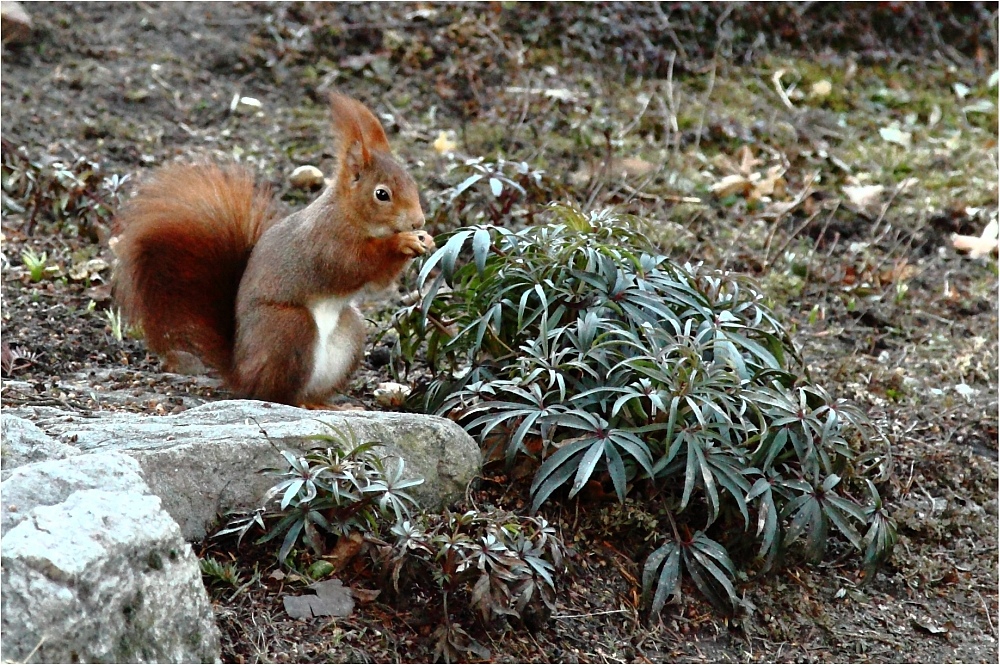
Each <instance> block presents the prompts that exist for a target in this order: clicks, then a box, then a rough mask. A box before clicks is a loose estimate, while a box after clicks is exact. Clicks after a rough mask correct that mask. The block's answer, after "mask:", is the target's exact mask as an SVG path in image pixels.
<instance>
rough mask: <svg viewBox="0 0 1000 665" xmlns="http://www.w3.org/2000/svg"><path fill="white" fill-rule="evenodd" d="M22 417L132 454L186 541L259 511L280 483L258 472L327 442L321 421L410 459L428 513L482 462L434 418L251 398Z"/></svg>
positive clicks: (27, 412)
mask: <svg viewBox="0 0 1000 665" xmlns="http://www.w3.org/2000/svg"><path fill="white" fill-rule="evenodd" d="M14 413H15V414H16V415H20V416H25V417H30V418H31V419H32V420H34V421H35V422H36V423H37V424H38V425H39V426H40V427H41V428H42V429H43V430H44V431H45V432H46V433H48V434H49V435H51V436H54V437H56V438H57V439H59V440H60V441H62V442H64V443H70V442H72V444H73V445H74V446H76V447H77V448H78V449H80V450H84V451H90V452H97V451H118V452H122V453H125V454H127V455H129V456H131V457H134V458H135V459H136V460H137V461H138V462H139V464H140V466H141V467H142V475H143V478H144V479H145V480H146V482H147V483H148V484H149V486H150V488H151V489H152V491H153V493H154V494H156V495H157V496H159V497H160V498H161V499H162V500H163V506H164V508H165V509H166V511H167V512H168V513H170V515H171V516H172V517H173V518H174V519H175V520H177V523H178V524H179V525H180V527H181V531H182V533H183V534H184V537H185V538H187V539H188V540H199V539H201V538H203V537H204V536H205V535H206V533H208V532H209V531H210V530H211V529H212V528H213V527H214V526H215V525H216V524H218V522H219V516H221V515H224V514H225V513H228V512H232V511H238V510H247V509H250V508H253V507H255V506H256V505H257V504H258V503H259V501H260V499H261V497H262V496H263V494H264V492H265V491H266V490H267V489H268V488H269V487H271V486H272V485H273V484H274V482H275V479H274V478H273V477H268V476H262V475H261V474H260V473H259V471H261V470H262V469H265V468H267V467H274V466H281V465H282V464H283V460H282V458H281V457H280V455H279V454H278V450H279V449H282V448H286V449H291V450H298V451H305V450H308V449H311V448H316V447H323V446H324V445H327V444H324V443H323V442H322V441H317V440H315V439H314V438H311V437H315V436H316V435H321V434H328V433H329V432H330V430H329V428H328V427H326V426H325V425H324V424H323V423H329V424H330V425H333V426H335V427H338V428H341V429H343V430H348V429H349V430H350V431H352V432H353V433H354V434H355V436H356V437H357V439H358V440H359V441H376V442H378V443H379V444H380V446H381V449H382V450H383V451H384V454H386V455H392V456H395V457H399V458H401V459H404V460H405V475H406V476H407V477H410V478H412V477H416V476H419V477H422V478H424V481H425V482H424V484H422V485H419V486H417V487H414V488H412V490H410V494H412V495H413V496H414V497H415V498H416V499H417V500H418V501H420V502H421V505H423V506H424V507H426V508H430V509H436V508H439V507H440V506H442V505H446V504H447V503H449V502H451V501H452V500H454V499H456V498H458V497H460V496H461V495H462V493H463V492H464V491H465V488H466V485H467V484H468V483H469V481H470V480H471V479H472V478H473V477H475V475H476V474H477V473H478V472H479V468H480V462H481V455H480V451H479V447H478V445H477V444H476V443H475V441H473V440H472V438H471V437H470V436H469V435H468V434H466V433H465V431H464V430H462V428H461V427H459V426H458V425H456V424H455V423H453V422H451V421H449V420H446V419H444V418H437V417H433V416H421V415H413V414H403V413H375V412H334V411H307V410H305V409H299V408H295V407H290V406H283V405H277V404H269V403H266V402H257V401H251V400H231V401H221V402H213V403H211V404H204V405H202V406H198V407H195V408H193V409H189V410H187V411H184V412H182V413H179V414H175V415H171V416H142V415H136V414H132V413H109V414H106V415H104V414H102V417H101V418H99V419H93V418H84V417H81V416H79V415H77V414H75V413H71V412H66V411H60V410H58V409H53V408H36V409H21V410H15V411H14ZM265 432H266V435H265V434H264V433H265Z"/></svg>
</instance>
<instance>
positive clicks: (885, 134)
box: [878, 125, 913, 148]
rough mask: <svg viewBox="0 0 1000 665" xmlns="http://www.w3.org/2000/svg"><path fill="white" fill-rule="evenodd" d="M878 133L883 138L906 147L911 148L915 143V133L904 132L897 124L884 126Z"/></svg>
mask: <svg viewBox="0 0 1000 665" xmlns="http://www.w3.org/2000/svg"><path fill="white" fill-rule="evenodd" d="M878 133H879V136H881V137H882V139H883V140H885V141H888V142H889V143H895V144H896V145H901V146H903V147H904V148H909V147H910V146H911V145H912V144H913V133H912V132H904V131H903V130H901V129H900V128H899V127H898V126H896V125H890V126H888V127H883V128H881V129H880V130H878Z"/></svg>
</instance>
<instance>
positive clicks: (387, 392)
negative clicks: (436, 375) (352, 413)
mask: <svg viewBox="0 0 1000 665" xmlns="http://www.w3.org/2000/svg"><path fill="white" fill-rule="evenodd" d="M410 392H412V389H411V388H410V387H409V386H406V385H403V384H402V383H393V382H392V381H386V382H385V383H380V384H378V387H377V388H375V392H374V393H373V395H374V396H375V401H376V402H378V404H379V405H380V406H386V407H397V406H402V405H403V402H405V401H406V398H407V397H408V396H409V395H410Z"/></svg>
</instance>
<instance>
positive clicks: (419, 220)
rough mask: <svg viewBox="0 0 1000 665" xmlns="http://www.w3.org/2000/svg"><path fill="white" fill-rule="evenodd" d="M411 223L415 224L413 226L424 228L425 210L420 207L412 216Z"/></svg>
mask: <svg viewBox="0 0 1000 665" xmlns="http://www.w3.org/2000/svg"><path fill="white" fill-rule="evenodd" d="M410 223H411V224H413V228H415V229H422V228H424V211H423V210H420V209H419V208H418V209H417V210H416V211H415V212H414V213H413V215H412V216H411V217H410Z"/></svg>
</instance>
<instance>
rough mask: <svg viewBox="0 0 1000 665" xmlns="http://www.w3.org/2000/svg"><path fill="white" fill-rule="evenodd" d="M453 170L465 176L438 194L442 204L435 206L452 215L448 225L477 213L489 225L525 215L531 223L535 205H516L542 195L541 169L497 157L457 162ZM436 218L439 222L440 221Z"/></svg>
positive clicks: (525, 163)
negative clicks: (491, 160)
mask: <svg viewBox="0 0 1000 665" xmlns="http://www.w3.org/2000/svg"><path fill="white" fill-rule="evenodd" d="M454 173H456V174H460V175H461V174H467V175H466V176H465V178H464V179H463V180H462V181H461V182H459V183H458V184H456V185H454V186H453V187H448V188H447V189H445V190H444V191H442V192H441V194H440V195H439V196H438V199H439V200H440V202H441V205H440V206H434V208H435V210H436V212H437V213H439V214H446V215H449V216H450V217H451V222H452V223H450V224H448V225H447V226H449V227H453V226H457V225H458V224H459V223H460V220H463V219H467V218H468V217H470V216H478V217H479V218H481V219H483V220H484V221H488V222H490V223H492V224H499V223H501V222H502V221H503V220H504V219H507V218H510V217H512V216H514V217H517V216H524V217H526V219H527V221H528V223H531V221H532V216H533V210H534V206H524V207H521V206H518V204H519V203H520V204H522V205H523V204H524V203H526V202H527V201H529V200H531V199H532V198H537V197H538V196H541V193H542V187H541V185H542V181H543V177H544V175H545V172H544V171H542V170H541V169H536V168H533V167H532V166H530V165H529V164H528V163H527V162H523V161H522V162H515V161H509V160H506V159H502V158H500V159H497V160H496V161H495V162H487V161H486V160H485V159H484V158H482V157H478V158H475V159H468V160H466V161H465V162H464V163H462V164H459V165H458V166H457V167H455V170H454ZM432 205H433V202H432ZM435 221H436V222H438V223H440V222H442V221H443V220H441V219H435Z"/></svg>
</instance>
